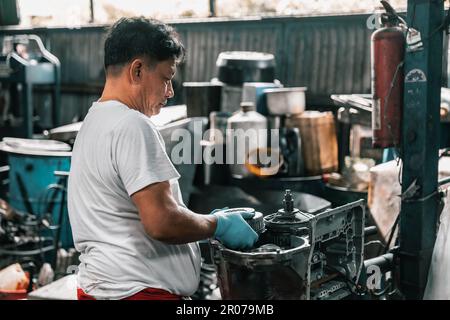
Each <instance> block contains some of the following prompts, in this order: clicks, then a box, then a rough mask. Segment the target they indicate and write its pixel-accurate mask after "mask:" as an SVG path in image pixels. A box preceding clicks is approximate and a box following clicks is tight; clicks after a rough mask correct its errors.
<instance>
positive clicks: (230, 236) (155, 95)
mask: <svg viewBox="0 0 450 320" xmlns="http://www.w3.org/2000/svg"><path fill="white" fill-rule="evenodd" d="M104 53H105V71H106V83H105V87H104V90H103V93H102V96H101V98H100V99H99V100H98V101H97V102H94V103H93V105H92V107H91V108H90V109H89V112H88V114H87V115H86V117H85V119H84V121H83V125H82V127H81V129H80V131H79V133H78V135H77V138H76V141H75V144H74V148H73V153H72V162H71V170H70V176H69V184H68V207H69V217H70V223H71V226H72V231H73V237H74V242H75V248H76V249H77V250H78V251H79V252H80V253H81V255H80V265H79V270H78V275H77V279H78V297H79V299H180V298H181V297H182V296H189V295H191V294H193V293H194V292H195V290H196V289H197V286H198V283H199V276H200V251H199V247H198V244H197V241H198V240H202V239H207V238H210V237H215V238H216V239H218V240H220V241H221V242H222V243H223V244H224V245H225V246H227V247H230V248H234V249H244V248H250V247H251V246H253V245H254V243H255V242H256V240H257V238H258V236H257V234H256V233H255V232H254V231H253V230H252V229H251V227H250V226H249V225H248V224H247V223H246V222H245V220H244V218H250V217H251V216H250V217H249V216H245V213H239V212H238V213H233V214H227V215H225V214H223V213H221V212H220V211H219V212H216V213H212V214H209V215H201V214H197V213H194V212H192V211H190V210H189V209H187V208H186V206H185V205H184V204H183V201H182V199H181V194H180V189H179V186H178V182H177V179H178V178H179V177H180V176H179V174H178V172H177V171H176V169H175V168H174V166H173V165H172V163H171V161H170V159H169V158H168V156H167V154H166V151H165V146H164V141H163V139H162V137H161V135H160V134H159V132H158V131H157V129H156V128H155V126H154V125H153V124H152V122H151V121H150V119H149V117H150V116H152V115H155V114H158V113H159V111H160V109H161V108H162V107H163V106H164V105H165V104H166V102H167V99H169V98H171V97H173V95H174V91H173V88H172V78H173V76H174V75H175V72H176V66H177V64H178V63H179V62H180V61H181V60H182V59H183V57H184V48H183V46H182V44H181V43H180V41H179V39H178V35H177V34H176V32H175V31H174V30H173V29H172V28H171V27H169V26H167V25H165V24H163V23H161V22H159V21H156V20H148V19H145V18H122V19H120V20H119V21H118V22H116V23H115V24H114V25H113V26H112V28H111V30H110V31H109V33H108V36H107V38H106V41H105V52H104Z"/></svg>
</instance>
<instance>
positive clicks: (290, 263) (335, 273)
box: [211, 190, 365, 300]
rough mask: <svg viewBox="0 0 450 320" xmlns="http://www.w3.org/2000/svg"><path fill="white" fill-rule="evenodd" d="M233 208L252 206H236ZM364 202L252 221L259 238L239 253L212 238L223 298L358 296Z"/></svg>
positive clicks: (285, 211)
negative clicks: (252, 245)
mask: <svg viewBox="0 0 450 320" xmlns="http://www.w3.org/2000/svg"><path fill="white" fill-rule="evenodd" d="M230 210H240V211H242V210H252V209H251V208H244V209H243V208H238V209H230ZM364 213H365V207H364V201H363V200H360V201H356V202H353V203H349V204H347V205H344V206H342V207H338V208H335V209H328V210H326V211H324V212H321V213H317V214H316V215H313V214H309V213H306V212H302V211H300V210H298V209H296V208H294V206H293V199H292V194H291V192H290V190H286V193H285V196H284V200H283V208H282V209H280V210H278V212H276V213H272V214H269V215H267V216H265V217H263V214H261V213H259V212H256V213H255V215H254V217H253V218H252V219H251V220H248V222H249V224H250V225H251V226H252V228H253V229H254V230H255V231H256V232H258V233H259V235H260V237H259V240H258V242H257V243H256V245H255V246H254V248H252V249H251V250H248V251H235V250H230V249H228V248H226V247H224V246H223V245H222V244H221V243H220V242H219V241H217V240H211V246H212V255H213V261H214V263H215V265H216V268H217V274H218V283H219V287H220V291H221V294H222V298H223V299H284V300H291V299H292V300H310V299H311V300H338V299H344V298H349V297H351V296H355V295H359V294H360V293H359V292H358V290H359V286H358V284H357V283H358V282H359V280H360V276H361V272H362V266H363V249H364Z"/></svg>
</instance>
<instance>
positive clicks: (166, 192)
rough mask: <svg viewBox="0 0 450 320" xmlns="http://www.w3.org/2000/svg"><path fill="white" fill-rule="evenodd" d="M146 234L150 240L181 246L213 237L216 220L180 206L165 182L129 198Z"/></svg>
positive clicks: (148, 187) (211, 216)
mask: <svg viewBox="0 0 450 320" xmlns="http://www.w3.org/2000/svg"><path fill="white" fill-rule="evenodd" d="M131 199H132V200H133V202H134V203H135V205H136V207H137V208H138V210H139V215H140V217H141V221H142V224H143V225H144V228H145V231H146V232H147V234H148V235H149V236H150V237H152V238H153V239H156V240H159V241H162V242H166V243H171V244H181V243H189V242H194V241H198V240H202V239H206V238H210V237H212V236H213V235H214V232H215V230H216V227H217V217H215V216H213V215H201V214H197V213H194V212H192V211H190V210H189V209H186V208H183V207H182V206H179V205H178V204H177V202H176V201H175V199H174V197H173V195H172V190H171V188H170V184H169V182H168V181H164V182H158V183H154V184H151V185H149V186H147V187H145V188H143V189H141V190H139V191H137V192H135V193H134V194H132V195H131Z"/></svg>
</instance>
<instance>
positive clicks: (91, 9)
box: [89, 0, 94, 23]
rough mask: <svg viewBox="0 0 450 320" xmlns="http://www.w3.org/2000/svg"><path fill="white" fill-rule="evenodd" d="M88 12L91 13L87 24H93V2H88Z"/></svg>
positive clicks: (92, 0) (91, 0)
mask: <svg viewBox="0 0 450 320" xmlns="http://www.w3.org/2000/svg"><path fill="white" fill-rule="evenodd" d="M89 10H90V13H91V19H90V20H89V22H90V23H94V0H90V1H89Z"/></svg>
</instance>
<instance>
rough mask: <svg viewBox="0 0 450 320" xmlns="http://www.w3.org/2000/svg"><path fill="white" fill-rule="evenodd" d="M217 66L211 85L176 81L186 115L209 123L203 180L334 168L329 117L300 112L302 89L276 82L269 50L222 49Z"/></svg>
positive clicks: (292, 174) (204, 143) (333, 138)
mask: <svg viewBox="0 0 450 320" xmlns="http://www.w3.org/2000/svg"><path fill="white" fill-rule="evenodd" d="M216 65H217V77H216V78H213V79H212V80H211V81H210V82H202V83H198V82H197V83H195V82H185V83H184V84H183V86H184V88H185V99H186V103H187V110H188V114H189V113H191V114H195V115H196V116H204V117H208V118H209V120H210V121H209V122H210V130H209V132H210V133H209V135H206V136H205V137H204V140H203V141H202V142H201V145H202V147H203V157H204V159H203V160H204V163H205V164H204V167H203V174H204V183H205V184H211V183H215V182H218V183H224V182H226V181H227V179H229V178H232V179H243V178H252V177H268V176H272V177H306V176H320V175H322V174H324V173H330V172H334V171H337V170H338V151H337V150H338V147H337V137H336V128H335V122H334V116H333V114H332V113H331V112H319V111H305V110H306V91H307V88H306V87H284V86H283V84H282V83H281V82H280V81H279V80H277V79H275V57H274V56H273V55H272V54H269V53H263V52H247V51H244V52H241V51H232V52H222V53H220V54H219V56H218V58H217V62H216Z"/></svg>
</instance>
